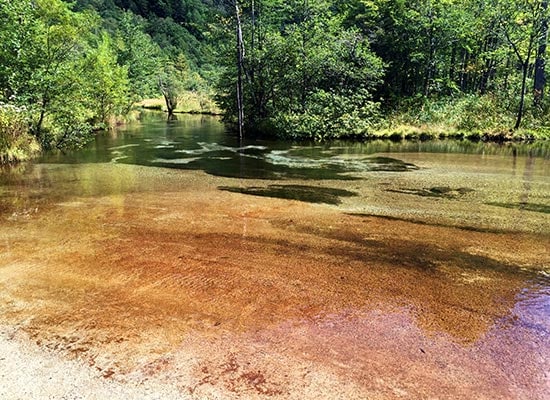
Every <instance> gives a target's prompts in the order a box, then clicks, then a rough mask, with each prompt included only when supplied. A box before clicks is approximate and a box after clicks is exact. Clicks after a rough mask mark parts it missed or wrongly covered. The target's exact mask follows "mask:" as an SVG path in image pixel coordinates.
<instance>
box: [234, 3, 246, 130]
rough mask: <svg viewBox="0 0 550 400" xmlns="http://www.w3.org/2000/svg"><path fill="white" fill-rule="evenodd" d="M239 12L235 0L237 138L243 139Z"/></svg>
mask: <svg viewBox="0 0 550 400" xmlns="http://www.w3.org/2000/svg"><path fill="white" fill-rule="evenodd" d="M240 13H241V11H240V9H239V4H238V2H237V0H235V15H236V18H237V123H238V124H239V138H240V139H242V138H243V131H244V107H243V61H244V43H243V31H242V26H241V15H240Z"/></svg>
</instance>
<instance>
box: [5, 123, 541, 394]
mask: <svg viewBox="0 0 550 400" xmlns="http://www.w3.org/2000/svg"><path fill="white" fill-rule="evenodd" d="M549 209H550V146H549V144H547V143H536V144H503V145H499V144H487V143H471V142H461V141H432V142H404V143H393V142H389V141H374V142H368V143H346V142H333V143H326V144H321V145H319V144H307V143H305V144H304V143H300V144H298V143H284V142H274V141H268V140H245V141H244V142H242V143H239V141H238V140H237V139H236V138H235V137H234V136H231V135H229V134H227V133H226V132H225V131H224V127H223V125H222V124H220V122H219V121H218V120H217V119H216V118H212V117H201V116H189V117H181V116H180V120H179V121H170V122H166V120H165V119H164V118H163V115H162V114H161V115H160V116H159V115H155V114H147V115H146V120H144V121H143V123H142V124H136V125H132V126H128V127H125V128H123V129H121V130H119V131H116V132H111V133H106V134H101V135H98V136H97V138H96V140H95V142H94V143H91V144H90V145H89V146H88V147H86V148H85V149H82V150H79V151H75V152H68V153H65V154H62V153H58V154H48V155H45V156H44V157H43V158H42V159H40V160H37V161H36V162H33V163H28V164H22V165H19V166H14V167H10V168H8V167H5V168H3V169H2V170H0V228H1V229H0V311H1V312H0V324H7V325H10V326H14V327H16V329H20V330H21V331H23V332H25V333H26V334H28V335H29V336H30V337H31V338H32V339H33V341H35V342H38V343H42V344H44V345H45V346H47V347H50V348H55V349H57V350H58V351H61V352H63V354H69V355H71V356H75V357H80V358H81V359H83V360H85V361H86V362H89V363H90V365H94V367H95V368H97V370H100V371H103V372H104V373H105V374H106V375H105V376H107V375H108V376H109V377H111V376H113V375H114V376H117V374H125V373H129V374H130V375H128V376H129V377H130V378H128V379H130V380H131V379H133V378H132V377H134V378H135V377H136V376H137V377H138V378H136V379H138V380H139V379H142V378H143V376H147V378H146V379H149V378H148V377H150V376H151V375H155V374H158V375H160V376H162V377H164V378H165V379H166V381H168V382H178V387H182V388H184V390H188V389H189V388H192V390H193V392H195V391H196V395H197V396H201V395H202V396H203V397H205V398H208V397H209V396H210V397H215V396H216V395H217V394H215V393H218V392H215V391H214V389H215V390H218V389H219V390H221V393H226V394H227V393H232V394H235V395H242V396H247V395H250V394H251V393H252V394H255V393H261V392H262V391H265V390H268V391H270V393H272V394H273V395H274V396H275V395H278V394H280V398H307V397H308V395H309V396H310V397H317V398H318V397H319V396H321V397H322V396H323V395H324V394H326V393H328V392H327V391H329V392H330V393H332V395H333V396H332V397H334V398H354V397H353V396H355V397H358V398H367V397H376V398H396V396H397V395H396V394H395V393H401V394H403V393H408V394H409V395H410V397H411V398H424V397H426V398H427V397H433V398H436V397H438V396H439V395H440V390H441V387H445V388H447V389H446V390H448V393H447V394H448V396H449V397H448V398H510V399H512V398H533V399H539V398H540V399H544V398H545V396H546V395H547V394H548V388H549V386H548V376H547V373H546V371H548V370H549V368H550V365H549V362H550V361H549V360H550V325H549V323H548V321H550V308H549V306H550V301H549V299H550V292H549V291H550V264H549V260H550V253H549V249H550V216H549ZM258 354H262V356H261V357H259V356H258ZM0 356H2V355H1V354H0ZM178 360H179V361H178ZM189 360H193V362H189ZM311 366H313V367H314V368H313V369H314V370H315V371H318V374H319V375H318V376H317V378H316V380H315V379H313V378H312V379H311V380H310V381H308V380H307V379H306V378H304V377H305V376H306V375H308V374H309V372H308V371H309V370H308V368H310V367H311ZM404 366H405V367H404ZM157 367H158V368H157ZM165 367H166V368H165ZM164 368H165V369H164ZM247 368H248V369H247ZM182 371H184V372H182ZM319 371H320V372H319ZM350 371H351V372H350ZM132 374H134V375H132ZM140 374H142V375H143V376H142V375H140ZM147 374H150V375H147ZM163 374H164V375H163ZM185 374H188V375H185ZM323 374H325V375H323ZM155 376H156V375H155ZM182 376H186V378H185V379H183V378H182ZM260 376H261V379H260V378H258V377H260ZM373 376H375V377H377V380H373V379H371V377H373ZM247 377H248V378H247ZM123 379H126V378H123ZM308 379H309V378H308ZM180 381H181V382H180ZM236 382H237V384H236ZM350 382H351V384H350ZM380 382H385V383H384V384H381V383H380ZM387 382H390V383H387ZM0 383H1V379H0ZM239 385H240V386H239ZM308 385H309V386H308ZM210 389H212V390H213V391H214V392H208V390H210ZM189 390H190V389H189ZM189 390H188V392H189ZM201 390H202V391H201ZM346 390H347V392H346ZM392 390H393V391H392ZM186 393H187V392H186ZM289 393H290V394H293V396H288V397H287V394H289ZM461 396H462V397H461ZM222 397H223V396H222ZM227 397H229V398H231V396H227ZM397 397H398V396H397Z"/></svg>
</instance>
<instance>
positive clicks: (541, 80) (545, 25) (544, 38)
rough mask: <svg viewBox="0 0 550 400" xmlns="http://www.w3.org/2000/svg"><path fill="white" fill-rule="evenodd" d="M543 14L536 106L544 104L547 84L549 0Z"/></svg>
mask: <svg viewBox="0 0 550 400" xmlns="http://www.w3.org/2000/svg"><path fill="white" fill-rule="evenodd" d="M541 7H542V16H541V21H540V35H539V43H538V45H539V47H538V50H537V59H536V60H535V82H534V97H533V102H534V105H535V106H536V107H540V106H541V105H542V99H543V96H544V85H545V84H546V73H545V66H546V43H547V40H548V18H547V16H546V10H547V9H548V0H543V1H542V4H541Z"/></svg>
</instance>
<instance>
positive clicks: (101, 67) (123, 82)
mask: <svg viewBox="0 0 550 400" xmlns="http://www.w3.org/2000/svg"><path fill="white" fill-rule="evenodd" d="M84 79H85V81H86V84H84V85H83V87H84V93H85V98H86V100H87V109H89V110H90V112H91V122H92V123H94V125H96V126H97V125H98V124H99V126H103V127H107V126H109V119H111V118H113V117H117V116H120V115H122V114H124V113H125V111H126V107H127V105H128V103H129V99H130V81H129V79H128V67H126V66H120V65H119V64H118V63H117V54H116V50H115V49H114V48H113V46H112V42H111V38H110V37H109V36H108V35H107V34H106V33H104V34H103V35H102V37H101V40H100V42H99V43H98V45H97V47H96V48H95V49H93V50H91V51H90V52H89V53H88V55H87V57H86V61H85V69H84Z"/></svg>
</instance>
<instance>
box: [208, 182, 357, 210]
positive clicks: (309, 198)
mask: <svg viewBox="0 0 550 400" xmlns="http://www.w3.org/2000/svg"><path fill="white" fill-rule="evenodd" d="M218 189H219V190H224V191H227V192H232V193H242V194H249V195H253V196H262V197H275V198H278V199H286V200H298V201H303V202H307V203H324V204H333V205H337V204H340V203H341V202H342V201H341V199H340V197H351V196H357V194H356V193H354V192H350V191H348V190H344V189H334V188H325V187H318V186H306V185H269V186H267V187H257V186H249V187H244V188H242V187H236V186H219V187H218Z"/></svg>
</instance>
